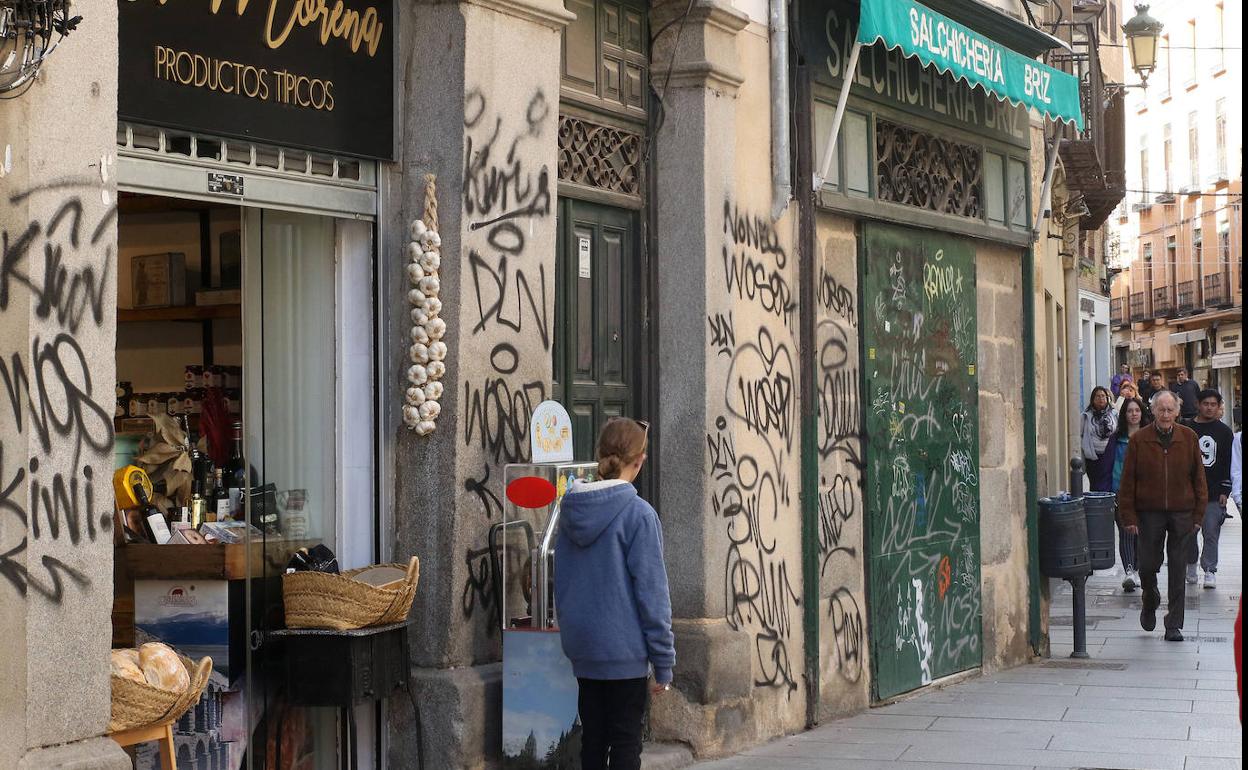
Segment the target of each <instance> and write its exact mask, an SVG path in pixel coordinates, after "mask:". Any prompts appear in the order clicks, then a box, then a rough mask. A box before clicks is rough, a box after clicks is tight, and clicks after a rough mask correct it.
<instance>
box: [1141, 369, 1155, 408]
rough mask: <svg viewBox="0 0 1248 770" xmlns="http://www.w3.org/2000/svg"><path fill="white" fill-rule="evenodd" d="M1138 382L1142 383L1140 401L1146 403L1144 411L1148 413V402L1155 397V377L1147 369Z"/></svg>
mask: <svg viewBox="0 0 1248 770" xmlns="http://www.w3.org/2000/svg"><path fill="white" fill-rule="evenodd" d="M1138 382H1139V383H1140V385H1139V390H1140V400H1141V401H1143V402H1144V411H1146V412H1147V411H1148V400H1149V399H1150V398H1152V396H1153V376H1152V375H1151V374H1149V373H1148V370H1147V369H1145V370H1144V372H1143V373H1142V374H1140V379H1139V380H1138Z"/></svg>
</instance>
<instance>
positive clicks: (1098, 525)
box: [1083, 492, 1118, 569]
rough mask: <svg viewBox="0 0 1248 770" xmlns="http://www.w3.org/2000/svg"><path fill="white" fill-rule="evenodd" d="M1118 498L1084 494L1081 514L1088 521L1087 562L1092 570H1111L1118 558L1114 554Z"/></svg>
mask: <svg viewBox="0 0 1248 770" xmlns="http://www.w3.org/2000/svg"><path fill="white" fill-rule="evenodd" d="M1117 508H1118V496H1117V495H1115V494H1114V493H1113V492H1085V493H1084V495H1083V513H1084V515H1085V516H1086V517H1087V520H1088V560H1089V561H1091V562H1092V569H1112V568H1113V566H1114V564H1116V563H1117V561H1118V558H1117V556H1116V555H1115V553H1114V532H1115V530H1116V529H1117V528H1116V527H1115V526H1114V515H1115V512H1116V511H1117Z"/></svg>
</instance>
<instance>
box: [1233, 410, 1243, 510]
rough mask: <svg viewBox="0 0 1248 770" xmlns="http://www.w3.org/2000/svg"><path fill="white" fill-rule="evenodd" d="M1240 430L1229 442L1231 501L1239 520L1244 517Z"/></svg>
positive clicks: (1241, 433) (1241, 432)
mask: <svg viewBox="0 0 1248 770" xmlns="http://www.w3.org/2000/svg"><path fill="white" fill-rule="evenodd" d="M1243 433H1244V432H1243V431H1242V430H1237V431H1235V438H1234V439H1233V440H1232V441H1231V499H1232V500H1234V501H1235V507H1236V508H1238V509H1239V515H1240V518H1243V515H1244V450H1243V440H1242V439H1241V438H1240V437H1241V436H1242V435H1243Z"/></svg>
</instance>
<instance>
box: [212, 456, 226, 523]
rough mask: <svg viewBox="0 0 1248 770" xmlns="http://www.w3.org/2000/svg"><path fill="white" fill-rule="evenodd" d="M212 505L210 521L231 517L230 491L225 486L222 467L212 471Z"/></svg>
mask: <svg viewBox="0 0 1248 770" xmlns="http://www.w3.org/2000/svg"><path fill="white" fill-rule="evenodd" d="M212 506H213V510H212V512H211V513H210V514H209V516H210V518H209V519H208V520H209V521H225V520H226V519H228V518H230V493H229V492H228V491H227V490H226V488H225V480H224V479H223V478H222V469H221V468H217V469H216V470H215V471H213V472H212Z"/></svg>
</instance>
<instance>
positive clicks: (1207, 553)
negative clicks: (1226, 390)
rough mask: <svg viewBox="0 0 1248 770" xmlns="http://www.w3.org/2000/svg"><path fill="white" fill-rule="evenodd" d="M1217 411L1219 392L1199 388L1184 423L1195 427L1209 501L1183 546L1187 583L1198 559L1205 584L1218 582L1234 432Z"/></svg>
mask: <svg viewBox="0 0 1248 770" xmlns="http://www.w3.org/2000/svg"><path fill="white" fill-rule="evenodd" d="M1189 382H1190V380H1189ZM1221 411H1222V394H1221V393H1219V392H1218V391H1216V390H1214V389H1213V388H1206V389H1205V390H1202V391H1200V413H1199V414H1197V415H1196V419H1194V420H1191V421H1190V422H1186V423H1184V424H1185V425H1187V427H1189V428H1191V429H1192V430H1194V431H1196V440H1197V442H1199V444H1200V456H1201V459H1202V460H1203V461H1204V464H1205V484H1206V486H1208V488H1209V502H1208V503H1206V505H1205V520H1204V522H1203V523H1202V525H1201V530H1200V537H1199V538H1195V537H1194V538H1192V541H1191V543H1190V545H1188V548H1187V584H1188V585H1195V584H1196V563H1197V561H1198V560H1199V562H1200V568H1201V570H1202V571H1203V572H1204V573H1205V588H1217V586H1218V583H1217V580H1218V578H1217V575H1218V539H1219V537H1220V536H1221V534H1222V522H1224V521H1226V501H1227V499H1228V498H1229V497H1230V495H1231V444H1232V443H1233V442H1234V441H1235V434H1234V433H1232V432H1231V429H1230V428H1229V427H1228V426H1227V424H1226V423H1224V422H1222V421H1221V420H1219V419H1218V413H1219V412H1221ZM1202 546H1203V548H1202Z"/></svg>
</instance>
